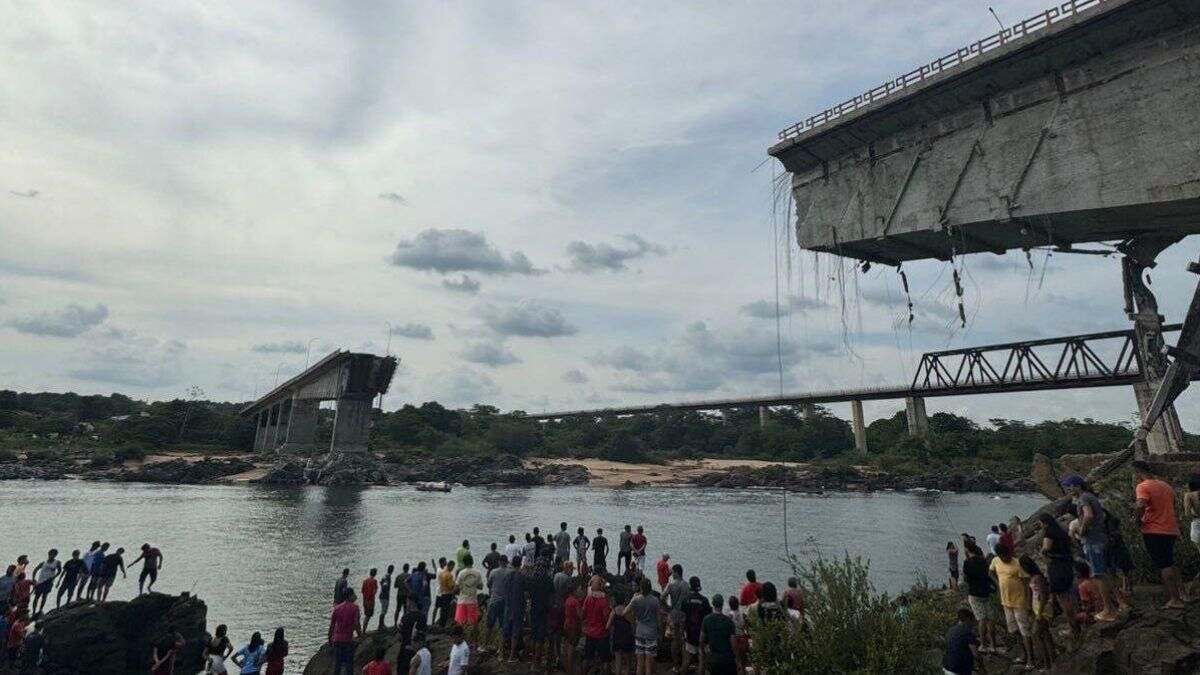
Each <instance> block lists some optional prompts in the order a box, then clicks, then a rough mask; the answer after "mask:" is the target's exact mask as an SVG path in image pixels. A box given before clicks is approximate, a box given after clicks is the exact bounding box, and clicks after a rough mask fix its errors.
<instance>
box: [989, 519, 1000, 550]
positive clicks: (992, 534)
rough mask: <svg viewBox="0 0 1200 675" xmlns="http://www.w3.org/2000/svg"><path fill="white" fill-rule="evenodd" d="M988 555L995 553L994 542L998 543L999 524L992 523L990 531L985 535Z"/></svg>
mask: <svg viewBox="0 0 1200 675" xmlns="http://www.w3.org/2000/svg"><path fill="white" fill-rule="evenodd" d="M986 541H987V550H988V555H996V544H999V543H1000V526H998V525H993V526H992V531H991V532H988V536H987V540H986Z"/></svg>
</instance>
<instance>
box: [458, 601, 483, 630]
mask: <svg viewBox="0 0 1200 675" xmlns="http://www.w3.org/2000/svg"><path fill="white" fill-rule="evenodd" d="M454 623H457V624H458V625H460V626H474V625H475V624H477V623H479V605H478V604H476V603H474V602H471V603H465V602H460V603H458V605H457V606H456V607H455V609H454Z"/></svg>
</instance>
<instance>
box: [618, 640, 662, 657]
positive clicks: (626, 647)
mask: <svg viewBox="0 0 1200 675" xmlns="http://www.w3.org/2000/svg"><path fill="white" fill-rule="evenodd" d="M626 637H628V636H626ZM654 646H655V650H656V653H657V649H658V642H657V641H656V642H655V643H654ZM612 650H613V653H614V654H632V653H634V652H635V651H637V638H634V639H633V641H631V642H630V641H626V640H613V642H612Z"/></svg>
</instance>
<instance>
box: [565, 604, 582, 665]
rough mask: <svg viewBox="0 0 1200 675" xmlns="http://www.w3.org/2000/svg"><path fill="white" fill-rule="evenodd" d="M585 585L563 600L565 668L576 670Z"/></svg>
mask: <svg viewBox="0 0 1200 675" xmlns="http://www.w3.org/2000/svg"><path fill="white" fill-rule="evenodd" d="M583 594H584V589H583V586H582V585H580V586H578V587H576V588H575V590H574V591H572V592H571V593H568V594H567V598H566V600H565V601H564V602H563V630H562V634H563V650H562V651H563V653H562V660H563V670H565V671H566V672H568V673H574V672H575V645H577V644H579V618H580V614H581V613H582V612H583V601H582V598H583Z"/></svg>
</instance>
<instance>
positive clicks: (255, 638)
mask: <svg viewBox="0 0 1200 675" xmlns="http://www.w3.org/2000/svg"><path fill="white" fill-rule="evenodd" d="M351 594H353V591H351ZM355 609H356V610H357V609H358V608H357V607H355ZM351 646H352V647H353V644H352V645H351ZM266 655H267V650H266V648H265V647H264V646H263V638H262V633H259V632H258V631H255V632H254V634H253V635H251V636H250V642H249V643H247V644H246V646H244V647H242V648H241V649H239V650H238V651H237V653H236V654H234V655H233V665H235V666H237V667H238V669H239V670H238V673H239V675H259V673H260V672H262V665H263V661H264V660H265V659H266ZM350 656H351V659H352V660H353V657H354V654H353V650H352V653H351V655H350ZM353 669H354V664H353V662H351V664H350V670H347V671H346V672H347V673H350V675H353V673H351V671H352V670H353ZM334 673H335V674H336V673H337V671H336V670H335V671H334Z"/></svg>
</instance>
